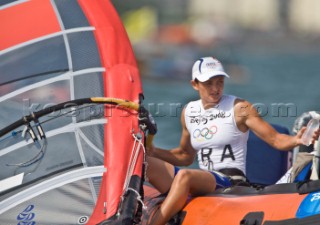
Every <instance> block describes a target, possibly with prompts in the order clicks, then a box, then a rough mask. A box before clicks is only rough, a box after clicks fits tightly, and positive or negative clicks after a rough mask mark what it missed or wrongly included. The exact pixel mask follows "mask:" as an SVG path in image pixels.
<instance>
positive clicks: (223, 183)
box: [174, 166, 231, 190]
mask: <svg viewBox="0 0 320 225" xmlns="http://www.w3.org/2000/svg"><path fill="white" fill-rule="evenodd" d="M179 170H180V168H179V167H176V166H175V167H174V176H176V175H177V173H178V172H179ZM208 172H210V173H211V174H212V175H213V176H214V178H215V179H216V183H217V184H216V190H217V189H219V188H227V187H230V186H231V181H230V179H229V178H228V177H227V176H226V175H224V174H223V173H220V172H217V171H208Z"/></svg>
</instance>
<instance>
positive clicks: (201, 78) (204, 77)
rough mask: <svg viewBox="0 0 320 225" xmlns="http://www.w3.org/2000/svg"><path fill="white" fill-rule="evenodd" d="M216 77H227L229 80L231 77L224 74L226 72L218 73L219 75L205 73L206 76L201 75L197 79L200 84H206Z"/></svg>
mask: <svg viewBox="0 0 320 225" xmlns="http://www.w3.org/2000/svg"><path fill="white" fill-rule="evenodd" d="M216 76H225V77H227V78H229V75H228V74H226V73H224V72H221V71H219V72H217V73H212V72H211V73H204V74H201V75H200V76H197V77H196V79H197V80H199V81H200V82H205V81H207V80H209V79H210V78H212V77H216Z"/></svg>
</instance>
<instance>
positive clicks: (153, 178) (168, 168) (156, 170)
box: [147, 156, 174, 194]
mask: <svg viewBox="0 0 320 225" xmlns="http://www.w3.org/2000/svg"><path fill="white" fill-rule="evenodd" d="M147 163H148V166H147V178H148V181H149V182H150V183H151V184H152V185H153V186H154V187H155V188H156V189H157V190H158V191H159V192H160V193H162V194H163V193H166V192H168V191H169V189H170V187H171V184H172V181H173V178H174V166H173V165H171V164H170V163H167V162H165V161H162V160H160V159H157V158H153V157H149V156H148V157H147Z"/></svg>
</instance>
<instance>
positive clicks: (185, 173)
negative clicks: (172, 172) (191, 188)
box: [174, 169, 192, 185]
mask: <svg viewBox="0 0 320 225" xmlns="http://www.w3.org/2000/svg"><path fill="white" fill-rule="evenodd" d="M191 180H192V172H191V171H190V170H188V169H180V170H179V171H178V173H177V174H176V176H175V178H174V181H175V182H176V183H177V184H181V185H187V184H190V182H191Z"/></svg>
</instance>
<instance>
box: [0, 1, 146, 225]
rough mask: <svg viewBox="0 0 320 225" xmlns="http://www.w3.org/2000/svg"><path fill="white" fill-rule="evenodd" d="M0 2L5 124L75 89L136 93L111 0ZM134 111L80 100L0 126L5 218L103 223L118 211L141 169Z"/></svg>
mask: <svg viewBox="0 0 320 225" xmlns="http://www.w3.org/2000/svg"><path fill="white" fill-rule="evenodd" d="M0 4H1V5H0V110H1V113H0V129H2V128H4V127H6V126H8V125H10V124H12V123H15V122H16V121H17V120H19V119H21V118H22V121H23V120H24V119H25V118H27V117H28V118H31V117H32V116H33V115H34V112H37V111H41V110H44V109H52V108H54V106H56V105H57V104H60V103H63V102H69V104H73V103H72V102H73V101H75V100H77V99H87V98H92V97H103V96H104V97H112V98H119V99H125V100H128V101H131V102H134V103H137V104H138V103H139V100H140V94H142V87H141V83H140V76H139V71H138V69H137V64H136V61H135V57H134V54H133V51H132V47H131V45H130V42H129V40H128V37H127V34H126V32H125V30H124V27H123V25H122V23H121V20H120V19H119V17H118V15H117V12H116V11H115V9H114V8H113V6H112V4H111V3H110V1H108V0H78V1H77V0H18V1H13V0H11V1H10V0H6V1H1V2H0ZM56 109H57V108H56ZM49 111H50V110H49ZM137 117H138V115H137V112H135V111H134V110H131V109H124V108H123V107H117V106H114V105H112V106H110V105H104V104H94V105H92V104H88V105H76V104H74V105H71V106H70V105H68V106H66V107H61V108H60V109H59V110H52V112H51V111H50V113H48V114H46V115H43V116H41V117H40V118H36V119H35V120H34V121H33V122H25V123H24V124H22V125H20V126H19V127H17V128H16V129H14V130H13V131H10V132H9V133H6V134H5V135H3V136H1V137H0V224H42V225H45V224H50V225H52V224H61V225H62V224H63V225H66V224H97V223H100V222H101V221H104V220H105V219H107V218H110V217H112V216H113V215H115V214H116V213H117V212H118V211H119V208H120V206H119V205H120V203H121V201H122V196H123V194H124V192H125V190H126V188H128V179H130V177H131V176H134V175H136V176H138V177H141V174H142V171H141V170H142V169H141V164H142V161H143V159H142V157H143V152H142V151H141V140H142V139H143V138H141V134H140V130H139V125H138V120H137ZM39 129H40V130H39ZM41 130H42V131H43V134H42V131H41ZM32 133H33V135H32ZM142 136H143V134H142Z"/></svg>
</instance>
